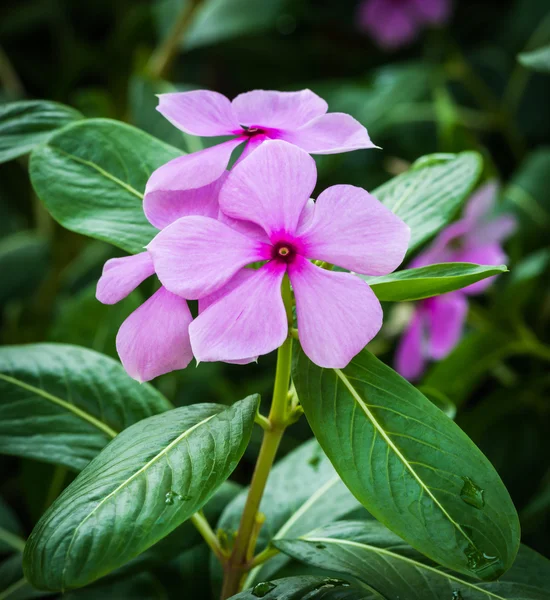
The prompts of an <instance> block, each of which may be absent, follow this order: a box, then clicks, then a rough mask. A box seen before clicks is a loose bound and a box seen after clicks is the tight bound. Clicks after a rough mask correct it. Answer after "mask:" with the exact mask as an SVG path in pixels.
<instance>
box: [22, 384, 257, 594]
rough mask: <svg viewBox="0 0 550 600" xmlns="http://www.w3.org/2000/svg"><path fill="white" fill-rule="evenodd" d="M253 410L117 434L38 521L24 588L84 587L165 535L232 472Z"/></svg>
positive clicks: (201, 412) (168, 419)
mask: <svg viewBox="0 0 550 600" xmlns="http://www.w3.org/2000/svg"><path fill="white" fill-rule="evenodd" d="M258 401H259V397H258V396H250V397H248V398H246V399H245V400H241V401H240V402H237V403H236V404H234V405H233V406H232V407H230V408H227V407H226V406H222V405H216V404H195V405H193V406H186V407H183V408H177V409H174V410H172V411H169V412H167V413H164V414H161V415H156V416H154V417H150V418H148V419H144V420H143V421H140V422H139V423H136V424H135V425H133V426H132V427H129V428H128V429H126V430H125V431H123V432H122V433H121V434H119V435H118V436H117V437H116V438H115V439H114V440H113V441H112V442H111V443H110V444H109V445H108V446H107V447H106V448H105V449H104V450H103V452H101V454H99V455H98V456H97V457H96V458H95V459H94V460H93V461H92V462H91V463H90V464H89V465H88V466H87V467H86V468H85V469H84V470H83V471H82V472H81V473H80V474H79V475H78V477H77V478H76V479H75V480H74V482H73V483H72V484H71V485H69V486H68V487H67V488H66V489H65V491H64V492H63V493H62V494H61V496H60V497H59V498H58V499H57V500H56V501H55V502H54V504H53V505H52V506H51V508H50V509H49V510H48V511H47V512H46V513H45V514H44V516H43V517H42V519H41V520H40V521H39V522H38V525H37V526H36V527H35V529H34V530H33V532H32V534H31V536H30V537H29V539H28V541H27V545H26V547H25V554H24V561H23V566H24V570H25V575H26V577H27V579H28V580H29V581H30V582H31V583H32V584H33V585H35V586H36V587H38V588H39V589H48V590H54V591H57V590H61V591H64V590H66V589H70V588H75V587H82V586H84V585H87V584H89V583H91V582H92V581H94V580H96V579H98V578H99V577H102V576H103V575H105V574H107V573H109V572H110V571H113V570H114V569H116V568H118V567H120V566H122V565H123V564H125V563H126V562H128V561H129V560H131V559H132V558H134V557H135V556H137V555H138V554H140V553H141V552H143V551H144V550H146V549H147V548H149V547H150V546H152V545H153V544H155V543H156V542H158V541H159V540H160V539H162V538H163V537H165V536H166V535H168V534H169V533H170V532H171V531H173V530H174V529H175V528H176V527H177V526H178V525H180V524H181V523H183V522H184V521H186V520H187V519H188V518H189V517H191V516H192V515H193V514H194V513H195V512H197V511H198V510H200V509H201V508H202V507H203V506H204V505H205V504H206V502H208V500H209V498H210V497H211V496H212V495H213V494H214V492H215V491H216V489H218V488H219V486H220V485H221V484H222V483H223V482H224V481H225V480H226V479H227V478H228V477H229V475H230V474H231V473H232V471H233V470H234V469H235V467H236V465H237V463H238V461H239V460H240V458H241V456H242V454H243V452H244V450H245V448H246V446H247V444H248V440H249V439H250V433H251V431H252V427H253V425H254V417H255V414H256V409H257V406H258Z"/></svg>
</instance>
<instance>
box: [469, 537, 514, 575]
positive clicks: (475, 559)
mask: <svg viewBox="0 0 550 600" xmlns="http://www.w3.org/2000/svg"><path fill="white" fill-rule="evenodd" d="M464 554H465V555H466V559H467V561H468V563H467V564H468V569H470V571H473V572H474V573H475V574H476V575H477V576H479V577H481V578H482V579H497V578H498V577H499V576H500V575H502V573H504V568H503V566H502V561H501V560H500V558H499V557H498V556H490V555H489V554H486V553H485V552H482V551H481V550H478V549H477V548H475V547H474V546H473V545H472V544H470V545H469V546H468V547H467V548H466V549H465V550H464Z"/></svg>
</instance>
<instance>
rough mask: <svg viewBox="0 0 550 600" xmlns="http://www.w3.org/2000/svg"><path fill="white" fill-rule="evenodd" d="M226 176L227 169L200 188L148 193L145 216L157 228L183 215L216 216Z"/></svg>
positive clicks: (144, 203)
mask: <svg viewBox="0 0 550 600" xmlns="http://www.w3.org/2000/svg"><path fill="white" fill-rule="evenodd" d="M226 176H227V171H224V172H223V173H222V175H221V176H220V177H219V178H218V179H215V180H214V181H213V182H212V183H209V184H208V185H205V186H203V187H200V188H195V189H190V190H189V189H182V190H173V191H172V190H159V191H156V192H149V193H146V194H145V197H144V199H143V210H144V212H145V216H146V217H147V219H148V220H149V223H151V225H153V226H154V227H156V228H157V229H164V228H165V227H167V226H168V225H170V224H171V223H173V222H174V221H177V220H178V219H180V218H181V217H189V216H192V215H200V216H203V217H212V218H216V217H217V216H218V213H219V210H220V205H219V203H218V197H219V195H220V190H221V188H222V185H223V184H224V183H225V179H226Z"/></svg>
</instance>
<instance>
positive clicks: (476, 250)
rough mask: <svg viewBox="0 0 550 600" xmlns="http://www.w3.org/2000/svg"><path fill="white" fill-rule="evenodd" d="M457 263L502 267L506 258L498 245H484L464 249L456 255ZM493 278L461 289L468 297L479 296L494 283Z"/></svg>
mask: <svg viewBox="0 0 550 600" xmlns="http://www.w3.org/2000/svg"><path fill="white" fill-rule="evenodd" d="M456 260H457V262H468V263H474V264H477V265H503V264H505V263H506V260H507V256H506V254H505V252H504V250H503V249H502V248H501V246H500V245H499V244H486V245H484V246H477V247H473V248H465V249H464V250H462V251H461V252H460V253H458V254H457V258H456ZM494 280H495V277H488V278H487V279H482V280H481V281H477V282H476V283H472V284H471V285H469V286H467V287H465V288H463V289H461V290H460V291H461V292H464V293H466V294H469V295H475V294H481V293H483V292H484V291H485V290H486V289H487V288H488V287H490V286H491V285H492V284H493V283H494Z"/></svg>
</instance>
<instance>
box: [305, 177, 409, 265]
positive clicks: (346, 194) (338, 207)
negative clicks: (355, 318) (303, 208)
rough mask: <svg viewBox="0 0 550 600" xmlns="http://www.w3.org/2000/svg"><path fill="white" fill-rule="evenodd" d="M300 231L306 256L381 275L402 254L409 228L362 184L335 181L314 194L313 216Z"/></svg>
mask: <svg viewBox="0 0 550 600" xmlns="http://www.w3.org/2000/svg"><path fill="white" fill-rule="evenodd" d="M299 235H300V238H301V240H302V242H303V244H304V247H305V252H306V253H307V257H308V258H314V259H319V260H324V261H327V262H329V263H332V264H335V265H338V266H339V267H343V268H345V269H349V270H350V271H355V272H357V273H362V274H364V275H386V274H387V273H391V272H392V271H393V270H394V269H396V268H397V267H398V266H399V265H400V264H401V262H402V260H403V258H404V257H405V253H406V252H407V247H408V243H409V238H410V230H409V227H408V226H407V225H406V224H405V223H404V222H403V221H402V220H401V219H400V218H399V217H397V216H396V215H395V214H394V213H393V212H392V211H391V210H389V209H388V208H387V207H385V206H384V205H383V204H382V203H381V202H379V201H378V200H377V199H376V198H375V197H374V196H371V195H370V194H369V193H368V192H366V191H365V190H363V189H361V188H358V187H355V186H352V185H335V186H333V187H330V188H328V189H327V190H325V191H324V192H323V193H322V194H321V195H320V196H319V198H318V199H317V201H316V202H315V208H314V213H313V219H311V220H310V221H309V225H308V227H307V230H305V231H300V234H299Z"/></svg>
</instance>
